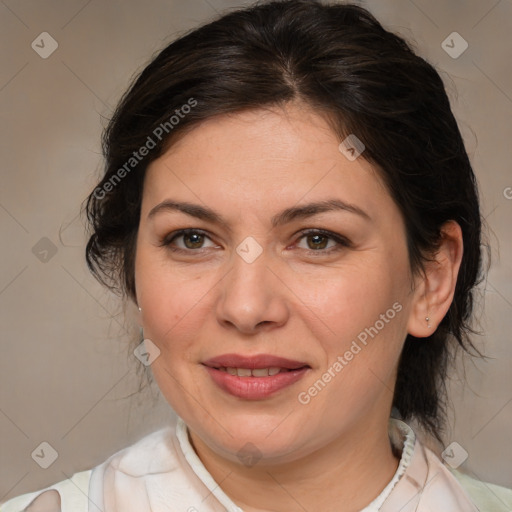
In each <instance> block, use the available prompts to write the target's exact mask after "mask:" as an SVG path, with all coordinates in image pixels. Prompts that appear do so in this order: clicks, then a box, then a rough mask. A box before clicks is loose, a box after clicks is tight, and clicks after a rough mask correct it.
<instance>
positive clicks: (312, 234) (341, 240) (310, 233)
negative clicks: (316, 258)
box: [299, 229, 351, 254]
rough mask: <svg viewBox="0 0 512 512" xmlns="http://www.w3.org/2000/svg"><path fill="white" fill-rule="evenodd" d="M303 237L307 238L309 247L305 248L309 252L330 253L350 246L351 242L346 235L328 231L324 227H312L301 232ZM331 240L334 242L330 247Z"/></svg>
mask: <svg viewBox="0 0 512 512" xmlns="http://www.w3.org/2000/svg"><path fill="white" fill-rule="evenodd" d="M301 235H302V236H301V237H300V238H299V240H302V239H303V238H305V239H306V243H307V247H306V248H305V249H306V250H307V251H309V252H315V253H322V254H325V253H330V252H334V251H339V250H341V249H342V248H344V247H350V245H351V244H350V242H349V240H347V239H346V238H345V237H342V236H341V235H337V234H336V233H332V232H331V231H326V230H323V229H311V230H307V231H302V232H301ZM329 241H331V242H333V244H332V245H331V247H330V248H329V247H328V244H329Z"/></svg>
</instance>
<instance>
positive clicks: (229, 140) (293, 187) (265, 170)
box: [144, 104, 390, 213]
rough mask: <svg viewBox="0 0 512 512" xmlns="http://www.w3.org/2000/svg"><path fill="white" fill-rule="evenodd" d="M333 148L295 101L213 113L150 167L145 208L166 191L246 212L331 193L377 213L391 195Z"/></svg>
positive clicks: (324, 129) (363, 164) (323, 127)
mask: <svg viewBox="0 0 512 512" xmlns="http://www.w3.org/2000/svg"><path fill="white" fill-rule="evenodd" d="M339 144H340V140H339V138H338V136H337V135H336V134H335V133H334V131H333V130H332V128H331V125H330V124H329V123H328V122H327V120H326V119H325V118H324V117H323V116H321V115H319V114H317V113H316V112H315V111H314V110H313V109H312V108H310V107H308V106H304V105H301V104H299V105H297V104H288V105H286V106H285V107H283V108H279V107H275V108H271V109H259V110H251V111H245V112H239V113H234V114H229V115H222V116H216V117H213V118H210V119H207V120H206V121H203V122H201V123H199V124H197V125H196V126H194V127H193V128H192V130H190V131H189V132H188V133H187V134H186V135H184V136H183V137H181V138H179V139H178V140H177V141H176V143H175V144H173V145H172V146H171V147H170V148H169V150H168V151H167V152H166V153H165V154H164V155H162V156H161V157H160V158H159V159H157V160H155V161H154V162H152V163H151V165H150V166H149V167H148V170H147V173H146V179H145V186H144V196H145V200H146V203H150V204H146V205H144V209H146V210H147V209H148V208H151V207H152V205H154V204H155V203H156V202H158V201H163V200H164V199H166V197H167V196H168V195H169V194H172V195H173V196H174V195H176V194H177V195H181V196H186V198H188V199H189V200H190V199H193V200H195V201H196V202H197V201H198V200H199V199H200V200H204V201H214V202H216V203H219V202H220V203H223V204H224V206H227V205H229V204H233V203H234V202H237V201H238V202H239V203H240V204H241V203H243V204H244V205H245V206H246V207H249V206H250V205H251V204H256V203H260V204H261V202H264V203H266V204H267V206H268V204H269V203H272V204H277V203H279V204H283V202H285V203H290V202H293V203H296V202H298V201H300V200H301V198H303V199H304V201H309V200H321V199H324V198H325V197H326V196H327V195H328V196H329V197H332V196H333V195H337V196H339V197H340V199H343V200H345V201H347V202H351V203H353V202H357V201H359V202H361V203H364V204H365V205H366V207H367V209H369V210H373V211H374V213H377V211H378V210H379V209H382V204H381V203H382V202H383V200H384V201H389V200H390V198H389V194H388V193H387V190H386V188H385V187H384V186H383V184H382V181H381V179H380V177H379V174H378V172H377V171H376V168H375V167H374V166H372V165H371V164H370V163H368V162H367V161H366V160H365V159H364V158H362V157H361V156H360V157H358V158H356V159H355V160H353V161H351V160H349V159H348V158H347V157H346V156H344V154H343V153H342V152H341V151H340V150H339ZM383 195H384V196H385V197H383ZM182 199H185V197H182Z"/></svg>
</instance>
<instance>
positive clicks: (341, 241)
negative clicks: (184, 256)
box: [159, 228, 352, 256]
mask: <svg viewBox="0 0 512 512" xmlns="http://www.w3.org/2000/svg"><path fill="white" fill-rule="evenodd" d="M190 234H198V235H204V236H205V237H207V238H210V237H209V236H208V233H206V232H205V231H203V230H201V229H194V228H187V229H180V230H178V231H174V232H173V233H170V234H169V235H167V236H166V237H165V238H164V239H163V240H161V242H160V244H159V246H160V247H167V249H169V250H170V251H173V252H181V253H188V254H190V253H192V252H198V253H201V252H203V251H202V249H205V248H203V247H200V248H199V249H181V248H179V247H172V246H171V243H172V242H173V241H174V240H176V238H179V237H181V236H184V235H190ZM299 235H300V236H299V238H298V239H297V242H298V241H300V240H302V238H304V237H307V236H315V235H320V236H322V237H325V238H330V239H331V240H334V241H335V242H336V243H337V244H338V246H337V247H331V248H330V249H319V250H313V249H303V250H304V251H306V252H307V253H309V254H311V255H313V256H325V255H326V254H331V253H333V252H337V251H340V250H341V249H342V248H347V247H351V245H352V244H351V243H350V241H349V240H348V239H346V238H345V237H342V236H340V235H337V234H336V233H332V232H331V231H327V230H325V229H306V230H303V231H301V232H300V233H299ZM210 240H211V239H210Z"/></svg>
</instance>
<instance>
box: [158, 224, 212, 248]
mask: <svg viewBox="0 0 512 512" xmlns="http://www.w3.org/2000/svg"><path fill="white" fill-rule="evenodd" d="M180 240H181V242H180V243H178V242H179V241H180ZM205 240H210V238H209V237H208V235H206V233H203V232H202V231H200V230H197V229H182V230H180V231H175V232H174V233H171V234H170V235H168V236H166V237H165V238H164V239H163V240H162V241H161V243H160V246H162V247H163V246H166V247H168V248H169V249H171V250H173V251H184V252H186V251H194V250H195V251H197V250H198V249H205V248H207V247H208V246H204V243H205ZM210 247H215V245H214V244H213V243H212V244H211V245H210Z"/></svg>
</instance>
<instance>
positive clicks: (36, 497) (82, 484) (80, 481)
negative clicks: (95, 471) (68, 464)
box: [0, 470, 92, 512]
mask: <svg viewBox="0 0 512 512" xmlns="http://www.w3.org/2000/svg"><path fill="white" fill-rule="evenodd" d="M91 473H92V470H87V471H81V472H79V473H75V474H74V475H73V476H72V477H71V478H67V479H66V480H62V481H61V482H58V483H56V484H53V485H51V486H49V487H47V488H45V489H40V490H38V491H35V492H29V493H26V494H22V495H20V496H16V497H15V498H12V499H10V500H8V501H6V502H5V503H2V504H0V512H24V511H25V510H27V512H38V511H43V510H44V511H45V512H46V511H47V512H60V511H61V510H73V512H87V506H88V499H87V496H88V489H89V480H90V477H91ZM29 507H30V508H29Z"/></svg>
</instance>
